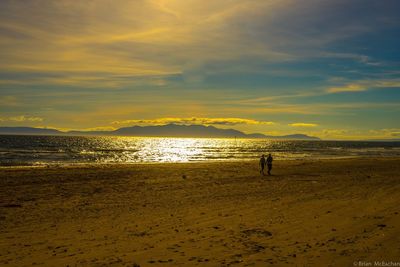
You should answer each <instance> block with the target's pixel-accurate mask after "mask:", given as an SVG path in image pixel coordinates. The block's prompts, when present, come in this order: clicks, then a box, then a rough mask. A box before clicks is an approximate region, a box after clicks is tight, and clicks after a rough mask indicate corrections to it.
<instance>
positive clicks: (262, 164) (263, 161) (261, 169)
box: [260, 155, 265, 175]
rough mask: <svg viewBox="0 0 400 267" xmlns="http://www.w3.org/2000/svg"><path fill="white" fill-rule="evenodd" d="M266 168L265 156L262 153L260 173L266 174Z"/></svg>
mask: <svg viewBox="0 0 400 267" xmlns="http://www.w3.org/2000/svg"><path fill="white" fill-rule="evenodd" d="M264 168H265V156H264V155H262V156H261V158H260V173H261V174H262V175H265V174H264Z"/></svg>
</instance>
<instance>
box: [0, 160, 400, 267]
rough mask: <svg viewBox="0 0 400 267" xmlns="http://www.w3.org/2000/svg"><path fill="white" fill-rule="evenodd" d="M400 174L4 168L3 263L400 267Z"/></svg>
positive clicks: (339, 168) (318, 166) (322, 165)
mask: <svg viewBox="0 0 400 267" xmlns="http://www.w3.org/2000/svg"><path fill="white" fill-rule="evenodd" d="M399 173H400V159H377V160H375V159H374V160H369V159H351V160H325V161H276V162H275V165H274V169H273V176H264V177H261V176H260V175H259V173H258V168H257V161H254V162H238V163H190V164H160V165H154V164H147V165H145V164H143V165H118V166H112V165H108V166H92V167H90V166H86V167H63V168H56V167H51V168H3V169H0V242H1V243H0V266H32V265H42V266H139V265H140V266H175V265H180V266H195V265H201V266H203V265H204V266H230V265H233V266H235V265H236V266H288V265H294V266H353V262H356V264H359V265H361V264H362V263H366V264H368V262H372V264H374V261H385V262H390V261H392V262H396V261H397V262H400V174H399ZM399 264H400V263H399ZM370 266H374V265H370Z"/></svg>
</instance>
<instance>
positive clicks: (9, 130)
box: [0, 127, 63, 135]
mask: <svg viewBox="0 0 400 267" xmlns="http://www.w3.org/2000/svg"><path fill="white" fill-rule="evenodd" d="M0 134H15V135H59V134H63V132H61V131H58V130H55V129H47V128H33V127H0Z"/></svg>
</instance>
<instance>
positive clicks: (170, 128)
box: [0, 124, 320, 140]
mask: <svg viewBox="0 0 400 267" xmlns="http://www.w3.org/2000/svg"><path fill="white" fill-rule="evenodd" d="M0 134H16V135H18V134H19V135H85V136H86V135H101V136H104V135H105V136H152V137H156V136H168V137H204V138H206V137H209V138H235V137H237V138H264V139H292V140H320V139H319V138H318V137H313V136H308V135H304V134H293V135H284V136H271V135H264V134H260V133H254V134H245V133H243V132H241V131H238V130H234V129H220V128H216V127H214V126H204V125H177V124H167V125H161V126H132V127H124V128H120V129H117V130H115V131H69V132H61V131H58V130H55V129H43V128H31V127H0Z"/></svg>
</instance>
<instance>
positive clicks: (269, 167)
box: [268, 164, 272, 175]
mask: <svg viewBox="0 0 400 267" xmlns="http://www.w3.org/2000/svg"><path fill="white" fill-rule="evenodd" d="M271 170H272V164H268V175H271Z"/></svg>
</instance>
